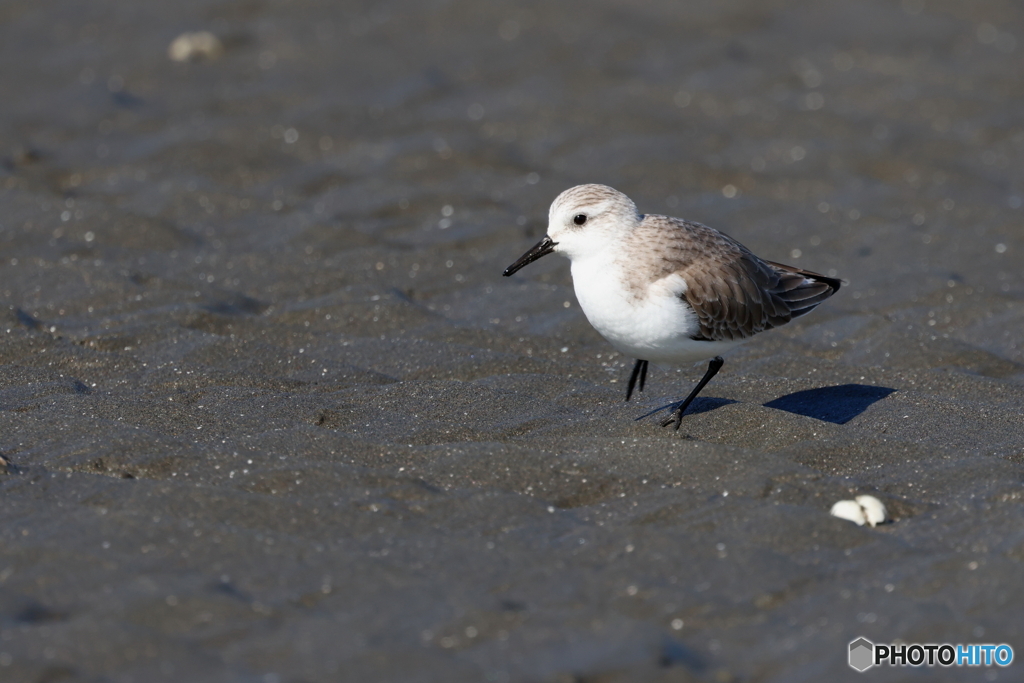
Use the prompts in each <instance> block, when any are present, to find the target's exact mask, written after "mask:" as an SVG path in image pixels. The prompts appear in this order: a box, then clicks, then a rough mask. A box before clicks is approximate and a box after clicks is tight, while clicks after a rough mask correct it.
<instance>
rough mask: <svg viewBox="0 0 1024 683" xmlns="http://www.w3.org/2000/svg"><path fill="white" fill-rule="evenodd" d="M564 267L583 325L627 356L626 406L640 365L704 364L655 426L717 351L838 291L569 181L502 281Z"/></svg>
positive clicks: (831, 282) (678, 412) (611, 192)
mask: <svg viewBox="0 0 1024 683" xmlns="http://www.w3.org/2000/svg"><path fill="white" fill-rule="evenodd" d="M552 252H554V253H557V254H564V255H565V256H567V257H568V258H569V260H570V261H571V262H572V265H571V270H572V282H573V287H574V288H575V290H576V298H577V299H578V300H579V302H580V307H581V308H583V313H584V314H585V315H586V316H587V320H589V321H590V324H591V325H593V326H594V328H595V329H596V330H597V331H598V332H600V333H601V336H603V337H604V338H605V339H607V340H608V341H609V342H610V343H611V345H612V346H614V347H615V348H616V349H617V350H618V351H619V352H620V353H623V354H625V355H627V356H630V357H632V358H636V359H637V361H636V364H635V365H634V366H633V372H632V374H631V375H630V377H629V384H628V386H627V387H626V400H627V401H628V400H629V398H630V396H632V395H633V388H634V387H635V386H636V385H637V380H639V382H640V391H643V390H644V382H645V380H646V379H647V365H648V363H651V362H653V363H655V364H658V365H669V366H671V365H680V364H684V363H696V362H698V361H703V360H708V359H710V360H711V362H710V363H709V364H708V369H707V372H705V373H704V377H703V378H702V379H701V380H700V382H698V384H697V386H696V387H695V388H694V389H693V391H691V392H690V395H689V396H687V397H686V398H685V399H683V400H682V401H679V402H678V403H673V404H672V405H671V406H668V407H669V408H671V410H672V413H671V414H670V415H669V417H668V418H667V419H666V420H664V421H663V422H662V423H661V426H662V427H665V426H668V425H670V424H672V423H673V422H675V424H676V429H679V426H680V425H681V424H682V422H683V411H684V410H686V408H687V406H689V405H690V403H691V402H692V401H693V399H694V398H696V397H697V394H699V393H700V391H701V389H703V388H704V386H705V385H706V384H707V383H708V382H709V381H711V378H712V377H714V376H715V374H716V373H718V371H719V370H721V368H722V364H723V363H724V362H725V361H724V360H723V359H722V354H723V353H725V352H726V351H728V350H730V349H732V348H734V347H736V346H738V345H739V344H742V343H743V342H745V341H746V340H747V339H749V338H750V337H752V336H754V335H755V334H757V333H758V332H763V331H764V330H769V329H771V328H773V327H778V326H779V325H784V324H786V323H788V322H789V321H790V320H792V319H793V318H797V317H799V316H801V315H803V314H804V313H807V312H809V311H811V310H812V309H813V308H814V307H815V306H817V305H818V304H820V303H821V302H822V301H824V300H825V299H827V298H829V297H830V296H832V295H833V294H835V293H836V292H837V291H838V290H839V286H840V285H841V284H842V281H841V280H838V279H836V278H833V277H826V276H824V275H819V274H818V273H813V272H811V271H809V270H801V269H800V268H794V267H793V266H784V265H782V264H781V263H774V262H772V261H765V260H764V259H761V258H758V257H757V256H755V255H754V254H753V253H752V252H751V251H750V250H749V249H747V248H746V247H744V246H743V245H742V244H740V243H739V242H737V241H736V240H734V239H733V238H731V237H729V236H728V235H726V234H724V233H721V232H718V231H717V230H715V229H714V228H709V227H708V226H706V225H701V224H700V223H694V222H691V221H686V220H682V219H680V218H672V217H670V216H657V215H653V214H652V215H644V214H641V213H639V212H638V211H637V209H636V204H634V203H633V202H632V200H630V198H629V197H627V196H626V195H624V194H622V193H621V192H619V191H618V190H615V189H612V188H610V187H607V186H605V185H577V186H576V187H572V188H569V189H568V190H566V191H565V192H563V193H562V194H560V195H558V197H557V198H556V199H555V201H554V202H553V203H552V204H551V210H550V211H549V212H548V233H547V235H546V236H545V237H544V239H542V240H541V241H540V242H538V243H537V244H536V245H535V246H534V247H533V248H532V249H530V250H529V251H528V252H526V253H525V254H523V256H522V257H521V258H520V259H519V260H518V261H516V262H515V263H513V264H512V265H511V266H509V267H508V268H506V269H505V272H504V275H505V276H506V277H508V276H509V275H512V274H513V273H515V272H516V271H518V270H519V269H520V268H522V267H523V266H525V265H527V264H528V263H532V262H533V261H536V260H537V259H539V258H540V257H541V256H544V255H546V254H550V253H552Z"/></svg>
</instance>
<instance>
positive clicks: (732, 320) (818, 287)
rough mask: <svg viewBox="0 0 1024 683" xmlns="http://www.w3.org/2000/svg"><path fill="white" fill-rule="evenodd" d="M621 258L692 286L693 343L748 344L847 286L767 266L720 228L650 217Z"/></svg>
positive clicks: (779, 266) (655, 274)
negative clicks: (695, 324) (695, 329)
mask: <svg viewBox="0 0 1024 683" xmlns="http://www.w3.org/2000/svg"><path fill="white" fill-rule="evenodd" d="M623 258H624V261H625V262H626V263H641V262H642V263H643V265H644V268H643V272H644V273H645V274H647V275H648V276H649V277H650V278H651V281H652V282H653V281H655V280H658V279H661V278H663V277H666V276H668V275H671V274H673V273H678V274H679V275H681V276H682V277H683V279H685V280H686V284H687V291H686V292H685V293H684V294H683V295H682V296H683V298H684V299H685V300H686V302H687V303H688V304H690V306H691V307H692V308H693V311H694V313H696V314H697V321H698V323H699V325H700V330H699V332H698V333H697V334H695V335H694V339H701V340H707V341H726V340H734V339H746V338H747V337H750V336H753V335H755V334H757V333H758V332H763V331H764V330H768V329H771V328H773V327H778V326H779V325H785V324H786V323H788V322H789V321H790V320H792V319H793V318H796V317H799V316H801V315H803V314H804V313H808V312H810V311H811V310H812V309H813V308H814V307H815V306H817V305H818V304H820V303H821V302H822V301H824V300H825V299H827V298H829V297H830V296H832V295H833V294H835V293H836V292H837V291H838V290H839V286H840V285H841V284H842V281H841V280H837V279H836V278H831V277H826V276H824V275H819V274H818V273H814V272H811V271H809V270H801V269H799V268H794V267H792V266H786V265H782V264H781V263H773V262H771V261H765V260H763V259H760V258H758V257H757V256H755V255H754V254H753V253H751V252H750V250H749V249H747V248H746V247H744V246H743V245H742V244H740V243H739V242H737V241H736V240H734V239H733V238H731V237H729V236H728V235H726V234H724V233H721V232H719V231H717V230H715V229H714V228H709V227H708V226H706V225H701V224H700V223H693V222H691V221H684V220H682V219H679V218H671V217H668V216H658V215H648V216H645V217H644V220H643V221H642V222H641V224H640V225H639V226H638V227H637V228H636V229H635V230H634V232H633V235H632V239H631V241H630V243H629V245H628V247H627V249H626V250H625V251H624V253H623ZM646 284H647V283H644V286H646ZM641 291H642V290H641Z"/></svg>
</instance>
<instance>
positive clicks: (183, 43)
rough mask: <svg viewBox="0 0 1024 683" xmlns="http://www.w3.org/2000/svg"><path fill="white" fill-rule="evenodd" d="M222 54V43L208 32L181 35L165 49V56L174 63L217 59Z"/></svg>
mask: <svg viewBox="0 0 1024 683" xmlns="http://www.w3.org/2000/svg"><path fill="white" fill-rule="evenodd" d="M223 52H224V45H223V43H221V42H220V39H218V38H217V36H215V35H213V34H212V33H210V32H209V31H195V32H190V33H182V34H181V35H180V36H178V37H177V38H175V39H174V40H173V41H172V42H171V45H170V47H168V48H167V56H168V57H170V58H171V59H172V60H174V61H175V62H192V61H196V60H199V59H217V58H218V57H220V56H221V54H222V53H223Z"/></svg>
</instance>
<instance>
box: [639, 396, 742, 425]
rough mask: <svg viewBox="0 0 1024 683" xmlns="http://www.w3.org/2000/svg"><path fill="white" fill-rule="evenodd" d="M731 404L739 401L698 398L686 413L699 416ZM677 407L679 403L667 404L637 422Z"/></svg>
mask: <svg viewBox="0 0 1024 683" xmlns="http://www.w3.org/2000/svg"><path fill="white" fill-rule="evenodd" d="M730 403H739V401H734V400H732V399H731V398H700V397H699V396H698V397H697V398H695V399H693V403H691V404H690V405H688V406H687V407H686V413H685V414H686V415H697V414H699V413H709V412H711V411H712V410H718V409H719V408H721V407H722V406H727V405H729V404H730ZM677 405H679V402H678V401H675V402H672V403H666V404H665V405H663V406H659V407H657V408H655V409H654V410H652V411H651V412H649V413H644V414H643V415H641V416H640V417H638V418H636V420H637V421H638V422H639V421H640V420H642V419H644V418H645V417H650V416H651V415H654V414H655V413H660V412H661V411H663V410H668V409H669V408H674V407H675V406H677Z"/></svg>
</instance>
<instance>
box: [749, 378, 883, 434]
mask: <svg viewBox="0 0 1024 683" xmlns="http://www.w3.org/2000/svg"><path fill="white" fill-rule="evenodd" d="M894 391H896V390H895V389H890V388H889V387H875V386H870V385H867V384H840V385H838V386H834V387H821V388H819V389H806V390H804V391H797V392H794V393H792V394H788V395H786V396H781V397H779V398H777V399H775V400H774V401H769V402H768V403H765V404H764V407H765V408H775V409H777V410H785V411H786V412H787V413H795V414H797V415H803V416H804V417H813V418H814V419H816V420H821V421H823V422H831V423H832V424H837V425H842V424H846V423H847V422H849V421H850V420H852V419H853V418H855V417H857V416H858V415H860V414H861V413H863V412H864V411H865V410H867V409H868V407H870V406H871V405H872V404H873V403H875V402H877V401H881V400H882V399H883V398H885V397H886V396H888V395H889V394H891V393H893V392H894Z"/></svg>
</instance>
